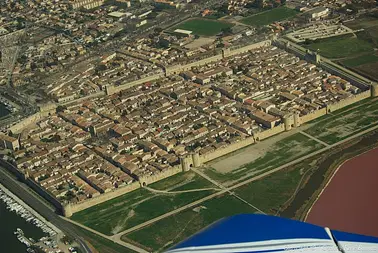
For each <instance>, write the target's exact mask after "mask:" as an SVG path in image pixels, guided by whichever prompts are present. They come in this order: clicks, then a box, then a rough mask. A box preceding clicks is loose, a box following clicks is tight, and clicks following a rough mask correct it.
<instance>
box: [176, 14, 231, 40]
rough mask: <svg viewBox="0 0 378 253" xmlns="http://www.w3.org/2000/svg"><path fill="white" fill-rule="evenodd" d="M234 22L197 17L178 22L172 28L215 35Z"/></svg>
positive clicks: (198, 33) (203, 34)
mask: <svg viewBox="0 0 378 253" xmlns="http://www.w3.org/2000/svg"><path fill="white" fill-rule="evenodd" d="M232 26H233V24H231V23H227V22H222V21H216V20H212V19H203V18H195V19H190V20H188V21H185V22H183V23H180V24H178V25H177V26H175V27H174V28H172V29H171V30H172V31H174V30H176V29H184V30H189V31H193V34H196V35H202V36H214V35H217V34H218V33H220V32H221V31H222V29H224V28H228V27H232Z"/></svg>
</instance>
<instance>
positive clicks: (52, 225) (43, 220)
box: [0, 183, 62, 234]
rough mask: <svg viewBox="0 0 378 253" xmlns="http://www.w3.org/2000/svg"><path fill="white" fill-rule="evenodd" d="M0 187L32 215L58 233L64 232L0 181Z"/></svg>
mask: <svg viewBox="0 0 378 253" xmlns="http://www.w3.org/2000/svg"><path fill="white" fill-rule="evenodd" d="M0 189H1V190H2V191H3V192H4V193H5V194H7V195H8V196H9V197H11V198H12V199H13V200H14V201H16V202H17V203H18V204H20V205H22V206H23V207H24V208H25V209H27V210H28V211H29V212H30V213H31V214H32V215H34V216H35V217H36V218H37V219H39V220H40V221H41V222H43V223H44V224H46V225H47V226H49V227H50V228H51V229H52V230H54V231H55V232H56V233H57V234H59V233H62V231H61V230H60V229H59V228H57V227H56V226H54V224H52V223H51V222H49V221H48V220H46V219H45V218H44V217H42V216H41V215H40V214H39V213H38V212H37V211H35V210H34V209H33V208H31V207H30V206H29V205H27V204H26V203H25V202H24V201H22V200H21V199H20V198H19V197H17V196H16V195H15V194H13V193H12V192H11V191H9V190H8V189H7V188H6V187H5V186H4V185H2V184H1V183H0Z"/></svg>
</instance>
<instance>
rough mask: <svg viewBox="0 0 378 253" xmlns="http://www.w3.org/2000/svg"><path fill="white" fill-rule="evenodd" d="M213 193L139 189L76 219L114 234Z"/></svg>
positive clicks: (90, 210) (96, 207)
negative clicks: (154, 191) (158, 191)
mask: <svg viewBox="0 0 378 253" xmlns="http://www.w3.org/2000/svg"><path fill="white" fill-rule="evenodd" d="M213 192H214V191H212V190H207V191H199V192H188V193H178V194H153V193H151V192H149V191H147V190H146V189H138V190H136V191H133V192H131V193H127V194H125V195H123V196H121V197H118V198H115V199H112V200H109V201H107V202H104V203H101V204H99V205H96V206H93V207H90V208H88V209H86V210H83V211H81V212H78V213H75V214H74V215H73V216H72V219H73V220H75V221H78V222H80V223H82V224H84V225H86V226H88V227H91V228H93V229H95V230H97V231H99V232H101V233H104V234H107V235H112V234H116V233H119V232H121V231H123V230H125V229H127V228H130V227H133V226H135V225H138V224H140V223H142V222H145V221H148V220H150V219H152V218H155V217H157V216H160V215H162V214H164V213H166V212H169V211H172V210H174V209H177V208H179V207H181V206H183V205H186V204H188V203H191V202H193V201H195V200H198V199H201V198H203V197H205V196H207V195H209V194H211V193H213Z"/></svg>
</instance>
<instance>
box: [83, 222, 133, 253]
mask: <svg viewBox="0 0 378 253" xmlns="http://www.w3.org/2000/svg"><path fill="white" fill-rule="evenodd" d="M76 229H77V230H79V231H80V234H81V235H84V236H85V237H84V239H85V240H86V241H87V242H89V243H90V244H91V245H92V246H93V247H94V248H95V249H96V250H97V251H98V252H100V253H135V251H133V250H131V249H128V248H126V247H123V246H122V245H119V244H117V243H114V242H112V241H110V240H108V239H105V238H104V237H101V236H99V235H96V234H94V233H92V232H90V231H88V230H85V229H83V228H80V227H79V226H76Z"/></svg>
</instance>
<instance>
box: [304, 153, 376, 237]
mask: <svg viewBox="0 0 378 253" xmlns="http://www.w3.org/2000/svg"><path fill="white" fill-rule="evenodd" d="M377 163H378V148H376V149H373V150H371V151H369V152H367V153H364V154H362V155H360V156H357V157H355V158H353V159H351V160H349V161H347V162H345V163H344V164H343V165H342V166H341V167H340V168H339V170H338V171H337V173H336V174H335V176H334V177H333V178H332V180H331V181H330V183H329V184H328V186H326V188H325V189H324V191H323V193H322V194H321V195H320V197H319V199H318V200H317V201H316V202H315V204H314V206H313V207H312V209H311V210H310V213H309V215H308V217H307V219H306V221H307V222H310V223H313V224H316V225H320V226H326V227H329V228H331V229H335V230H341V231H345V232H350V233H358V234H364V235H370V236H378V198H377V193H378V184H377V178H378V167H377Z"/></svg>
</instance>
